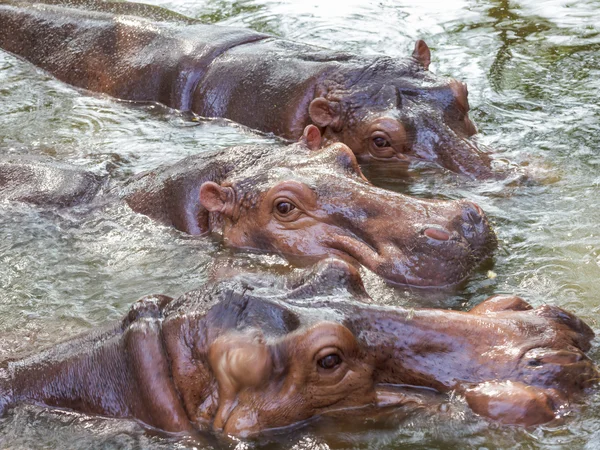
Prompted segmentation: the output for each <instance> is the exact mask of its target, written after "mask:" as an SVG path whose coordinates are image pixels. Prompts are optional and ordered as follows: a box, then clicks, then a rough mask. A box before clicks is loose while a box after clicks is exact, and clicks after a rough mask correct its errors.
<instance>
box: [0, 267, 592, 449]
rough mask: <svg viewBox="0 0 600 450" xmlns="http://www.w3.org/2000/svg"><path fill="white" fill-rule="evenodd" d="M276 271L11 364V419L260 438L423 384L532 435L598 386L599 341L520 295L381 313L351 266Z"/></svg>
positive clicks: (406, 394) (405, 396)
mask: <svg viewBox="0 0 600 450" xmlns="http://www.w3.org/2000/svg"><path fill="white" fill-rule="evenodd" d="M268 277H270V278H269V279H268V280H265V276H264V275H263V276H261V277H260V282H259V283H258V289H254V288H253V285H252V282H251V278H249V277H247V276H246V277H242V278H240V279H238V281H236V280H235V278H234V279H230V280H226V281H221V282H216V283H214V284H210V283H209V284H206V285H205V286H203V287H202V288H200V289H198V290H195V291H192V292H189V293H186V294H184V295H182V296H180V297H179V298H177V299H173V298H170V297H167V296H164V295H151V296H146V297H144V298H142V299H141V300H139V301H137V302H136V303H135V304H134V305H133V307H132V308H131V309H130V310H129V312H128V313H127V315H126V316H125V318H124V319H123V320H122V321H121V322H119V323H116V324H113V325H110V326H107V327H106V328H104V329H102V330H100V331H96V332H91V333H87V334H84V335H82V336H79V337H76V338H74V339H71V340H68V341H66V342H63V343H60V344H58V345H56V346H55V347H51V348H49V349H47V350H45V351H42V352H40V353H38V354H35V355H33V356H29V357H25V358H13V359H9V360H6V361H3V362H1V363H0V412H2V411H3V410H6V409H7V408H8V407H10V406H11V405H15V404H17V403H21V402H33V403H36V404H41V405H48V406H53V407H60V408H69V409H74V410H77V411H81V412H84V413H88V414H100V415H103V416H109V417H129V418H137V419H139V420H140V421H142V422H144V423H145V424H147V425H149V426H151V427H154V428H159V429H162V430H166V431H169V432H187V433H194V431H195V430H213V431H214V432H216V433H218V434H226V435H231V436H236V437H242V438H250V437H253V436H256V435H257V434H260V433H263V434H264V432H266V431H268V430H272V429H281V428H283V427H288V426H291V425H298V424H301V423H302V422H305V421H307V420H309V419H311V418H315V417H319V416H334V417H344V416H347V415H352V416H356V415H358V414H360V411H361V408H364V409H365V410H367V409H371V410H372V409H374V408H392V407H404V408H411V407H418V408H422V407H427V403H428V402H429V403H433V402H434V400H435V398H433V399H432V398H431V397H428V396H419V395H418V394H417V393H411V390H408V389H406V388H407V387H408V386H412V387H415V388H423V389H427V390H428V391H435V392H437V394H436V396H441V395H442V394H447V393H451V392H454V393H458V394H460V395H461V396H464V398H465V399H466V403H467V404H468V405H469V406H470V407H471V409H472V410H473V411H474V412H475V413H477V414H480V415H481V416H483V417H487V418H489V419H491V420H495V421H498V422H500V423H504V424H517V425H525V426H532V425H537V424H541V423H545V422H548V421H551V420H553V419H554V418H555V417H557V416H559V415H560V414H565V413H566V412H568V411H569V410H570V409H571V406H570V405H571V403H572V402H573V401H576V400H577V399H578V397H580V396H581V394H582V392H583V391H584V389H585V388H586V387H588V386H590V385H591V384H592V383H593V382H594V380H595V379H597V377H598V371H597V368H596V366H595V365H594V364H593V362H592V361H591V360H590V359H589V358H588V357H587V356H586V355H585V352H586V351H587V350H588V349H589V348H590V344H589V342H590V339H592V337H593V336H594V333H593V332H592V330H591V329H590V328H589V327H588V326H587V325H586V324H585V323H584V322H582V321H581V320H580V319H578V318H577V317H575V316H574V315H572V314H570V313H568V312H566V311H564V310H562V309H560V308H558V307H554V306H541V307H539V308H536V309H533V308H532V307H531V306H530V305H529V304H528V303H526V302H525V301H524V300H522V299H521V298H518V297H514V296H508V295H500V296H495V297H492V298H491V299H488V300H486V301H484V302H483V303H481V304H480V305H478V306H476V307H475V308H473V309H472V310H471V311H469V312H459V311H447V310H435V309H411V310H407V309H403V308H394V307H384V306H378V305H375V304H373V303H372V302H373V299H369V298H368V296H367V294H366V292H364V289H362V285H361V284H360V278H359V277H358V275H357V272H356V269H354V268H353V267H352V266H350V265H348V264H347V263H345V262H342V261H340V260H323V261H322V262H320V263H319V264H318V266H317V268H315V269H312V270H310V271H309V272H308V273H306V272H305V273H302V274H301V275H300V276H295V277H291V279H288V280H284V282H281V281H279V282H277V281H273V278H274V277H275V276H273V275H268ZM266 281H273V282H270V283H269V282H266ZM267 284H270V287H268V288H267V287H266V285H267ZM369 301H370V302H371V303H369ZM412 392H414V391H412ZM438 406H439V403H438Z"/></svg>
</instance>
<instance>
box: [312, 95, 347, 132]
mask: <svg viewBox="0 0 600 450" xmlns="http://www.w3.org/2000/svg"><path fill="white" fill-rule="evenodd" d="M308 115H309V116H310V120H312V122H313V123H314V124H315V125H317V126H318V127H321V128H325V127H332V128H333V129H334V131H340V130H341V128H342V127H341V121H340V119H341V117H340V104H339V103H338V102H330V101H329V100H327V99H326V98H323V97H317V98H315V99H314V100H313V101H312V102H310V105H309V107H308Z"/></svg>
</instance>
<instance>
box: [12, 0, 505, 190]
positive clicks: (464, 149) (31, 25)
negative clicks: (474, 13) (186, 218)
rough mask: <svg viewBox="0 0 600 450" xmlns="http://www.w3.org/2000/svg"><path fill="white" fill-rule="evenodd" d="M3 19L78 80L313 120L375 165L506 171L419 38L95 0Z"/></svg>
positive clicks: (264, 122)
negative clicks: (327, 38)
mask: <svg viewBox="0 0 600 450" xmlns="http://www.w3.org/2000/svg"><path fill="white" fill-rule="evenodd" d="M51 3H58V4H59V5H52V4H51ZM60 3H63V4H62V5H61V4H60ZM0 23H1V24H2V26H1V27H0V48H3V49H4V50H6V51H8V52H11V53H13V54H15V55H18V56H20V57H22V58H25V59H26V60H28V61H30V62H32V63H33V64H35V65H36V66H38V67H41V68H43V69H45V70H47V71H48V72H50V73H51V74H52V75H54V76H55V77H57V78H58V79H60V80H62V81H64V82H67V83H69V84H72V85H73V86H77V87H80V88H84V89H88V90H91V91H95V92H101V93H105V94H109V95H111V96H114V97H117V98H120V99H125V100H133V101H144V102H148V101H150V102H161V103H163V104H165V105H167V106H170V107H172V108H176V109H180V110H185V111H193V112H194V113H197V114H199V115H201V116H205V117H225V118H228V119H231V120H233V121H236V122H239V123H241V124H244V125H247V126H249V127H252V128H255V129H258V130H262V131H266V132H272V133H274V134H276V135H278V136H282V137H284V138H287V139H291V140H297V139H298V138H299V137H300V136H301V135H302V130H303V129H304V128H305V127H306V126H307V125H308V124H314V125H317V126H318V127H319V128H320V129H321V132H322V133H323V136H324V138H325V142H327V143H334V142H343V143H344V144H346V145H348V146H349V147H350V148H351V149H352V150H353V151H354V153H355V154H356V156H357V158H358V161H359V163H361V164H362V163H368V164H369V165H370V166H372V167H374V168H376V167H382V168H385V169H389V168H390V167H391V166H390V163H397V164H395V165H396V166H397V167H398V168H402V169H406V166H407V165H408V164H409V163H411V162H417V161H427V162H431V163H434V164H436V165H438V166H441V167H444V168H446V169H448V170H450V171H453V172H456V173H459V174H463V175H466V176H468V177H471V178H480V179H484V178H490V177H495V176H500V175H501V174H499V173H495V172H494V171H493V170H492V168H491V159H490V157H489V156H488V155H487V154H486V153H484V152H483V151H481V150H480V148H479V146H478V144H477V142H476V140H474V139H473V135H474V134H475V133H476V131H477V130H476V128H475V126H474V125H473V123H472V122H471V120H470V119H469V114H468V113H469V102H468V100H467V87H466V85H465V84H464V83H462V82H459V81H457V80H454V79H451V78H445V77H440V76H437V75H434V74H433V73H431V72H429V70H428V67H429V63H430V59H431V55H430V50H429V48H428V47H427V45H426V44H425V42H423V41H417V43H416V45H415V48H414V51H413V53H412V55H411V56H410V57H408V58H405V59H397V58H390V57H387V56H360V55H356V54H352V53H346V52H339V51H332V50H327V49H324V48H321V47H315V46H311V45H306V44H300V43H296V42H291V41H287V40H284V39H280V38H276V37H274V36H270V35H267V34H263V33H258V32H255V31H252V30H248V29H238V28H230V27H221V26H214V25H205V24H201V23H199V22H198V21H195V20H193V19H189V18H186V17H183V16H180V15H178V14H174V13H171V12H169V11H167V10H164V9H162V8H158V7H153V6H150V5H144V4H136V3H121V2H118V3H111V2H100V1H93V0H75V1H69V2H66V1H62V0H56V1H52V0H49V1H48V2H42V3H33V2H26V1H24V2H19V1H14V0H0ZM396 176H398V173H396Z"/></svg>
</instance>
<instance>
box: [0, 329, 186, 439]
mask: <svg viewBox="0 0 600 450" xmlns="http://www.w3.org/2000/svg"><path fill="white" fill-rule="evenodd" d="M5 364H6V368H5V369H0V412H2V408H3V407H4V406H3V404H2V402H4V403H5V406H6V405H8V404H9V403H10V404H12V403H19V402H34V403H41V404H44V405H48V406H56V407H63V408H68V409H73V410H76V411H80V412H84V413H87V414H100V415H104V416H109V417H135V418H137V419H139V420H141V421H142V422H144V423H147V424H148V425H151V426H154V427H157V428H161V429H164V430H167V431H172V432H180V431H190V430H191V427H190V423H189V420H188V418H187V416H186V414H185V411H184V410H183V408H182V406H181V402H180V400H179V396H178V394H177V392H176V390H175V386H174V384H173V382H172V380H171V373H170V368H169V364H168V360H167V355H166V353H165V351H164V348H163V343H162V332H161V326H160V320H157V319H155V318H148V317H144V318H140V319H136V320H135V321H133V322H132V323H129V324H128V325H127V326H126V327H124V326H123V324H119V325H117V326H115V327H112V328H109V329H108V330H105V331H103V332H100V333H89V334H87V335H83V336H80V337H76V338H74V339H71V340H69V341H66V342H63V343H61V344H59V345H57V346H55V347H52V348H50V349H48V350H46V351H44V352H42V353H39V354H36V355H34V356H31V357H27V358H24V359H21V360H15V361H8V362H7V363H5ZM3 372H4V374H3Z"/></svg>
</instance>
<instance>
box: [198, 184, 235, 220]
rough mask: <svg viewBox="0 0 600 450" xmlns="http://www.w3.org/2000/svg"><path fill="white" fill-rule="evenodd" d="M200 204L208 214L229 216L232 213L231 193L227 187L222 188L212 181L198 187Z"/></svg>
mask: <svg viewBox="0 0 600 450" xmlns="http://www.w3.org/2000/svg"><path fill="white" fill-rule="evenodd" d="M199 197H200V204H201V205H202V206H204V208H206V209H207V210H208V211H210V212H220V213H223V214H225V215H230V214H231V211H233V192H232V189H231V188H229V187H222V186H220V185H218V184H217V183H214V182H212V181H206V182H204V183H202V186H200V195H199Z"/></svg>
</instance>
